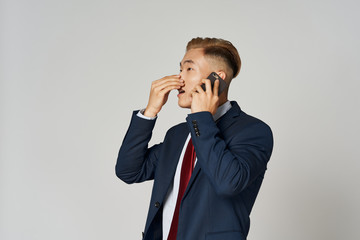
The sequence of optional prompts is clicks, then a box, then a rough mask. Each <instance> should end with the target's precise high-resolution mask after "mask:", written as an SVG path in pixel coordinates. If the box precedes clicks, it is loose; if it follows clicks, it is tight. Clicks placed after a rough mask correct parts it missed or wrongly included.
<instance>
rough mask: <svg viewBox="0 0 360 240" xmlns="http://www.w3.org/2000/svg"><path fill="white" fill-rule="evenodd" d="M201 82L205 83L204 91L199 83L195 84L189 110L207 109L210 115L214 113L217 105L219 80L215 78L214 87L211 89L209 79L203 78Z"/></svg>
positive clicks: (193, 111)
mask: <svg viewBox="0 0 360 240" xmlns="http://www.w3.org/2000/svg"><path fill="white" fill-rule="evenodd" d="M202 83H205V89H206V91H204V90H203V89H202V88H201V86H200V85H197V86H196V87H195V88H194V89H193V91H192V92H191V95H192V102H191V112H192V113H196V112H202V111H208V112H210V113H211V114H212V115H214V114H215V113H216V110H217V108H218V106H219V95H218V93H219V85H220V82H219V80H216V81H215V83H214V89H211V82H210V80H209V79H203V80H202Z"/></svg>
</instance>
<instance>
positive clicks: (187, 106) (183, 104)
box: [178, 99, 191, 108]
mask: <svg viewBox="0 0 360 240" xmlns="http://www.w3.org/2000/svg"><path fill="white" fill-rule="evenodd" d="M178 105H179V107H181V108H191V102H190V103H187V102H184V101H181V100H180V99H179V101H178Z"/></svg>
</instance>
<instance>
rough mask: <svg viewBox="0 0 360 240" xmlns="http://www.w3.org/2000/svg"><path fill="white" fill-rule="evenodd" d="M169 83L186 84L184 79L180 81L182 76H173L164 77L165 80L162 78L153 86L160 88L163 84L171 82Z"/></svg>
mask: <svg viewBox="0 0 360 240" xmlns="http://www.w3.org/2000/svg"><path fill="white" fill-rule="evenodd" d="M169 81H170V82H171V81H172V82H177V81H180V82H184V80H183V79H180V75H171V76H166V77H163V78H161V79H159V80H156V81H154V82H153V86H154V87H157V86H159V85H161V84H164V83H166V82H169Z"/></svg>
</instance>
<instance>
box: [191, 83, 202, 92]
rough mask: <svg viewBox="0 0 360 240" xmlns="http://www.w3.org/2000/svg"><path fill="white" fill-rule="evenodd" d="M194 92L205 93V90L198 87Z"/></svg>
mask: <svg viewBox="0 0 360 240" xmlns="http://www.w3.org/2000/svg"><path fill="white" fill-rule="evenodd" d="M192 91H195V92H197V93H205V91H204V89H202V87H201V85H196V86H195V87H194V88H193V90H192Z"/></svg>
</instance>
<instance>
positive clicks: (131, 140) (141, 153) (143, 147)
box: [115, 111, 162, 184]
mask: <svg viewBox="0 0 360 240" xmlns="http://www.w3.org/2000/svg"><path fill="white" fill-rule="evenodd" d="M137 112H138V111H134V112H133V115H132V118H131V123H130V126H129V129H128V131H127V133H126V135H125V137H124V140H123V142H122V145H121V147H120V150H119V154H118V158H117V162H116V166H115V172H116V175H117V176H118V177H119V178H120V179H121V180H123V181H124V182H126V183H128V184H130V183H139V182H143V181H146V180H152V179H154V173H155V170H156V166H157V160H158V157H157V155H158V152H159V149H160V148H161V145H162V144H157V145H154V146H152V147H151V148H148V143H149V141H150V139H151V136H152V130H153V128H154V126H155V121H156V120H147V119H143V118H140V117H138V116H136V114H137Z"/></svg>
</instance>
